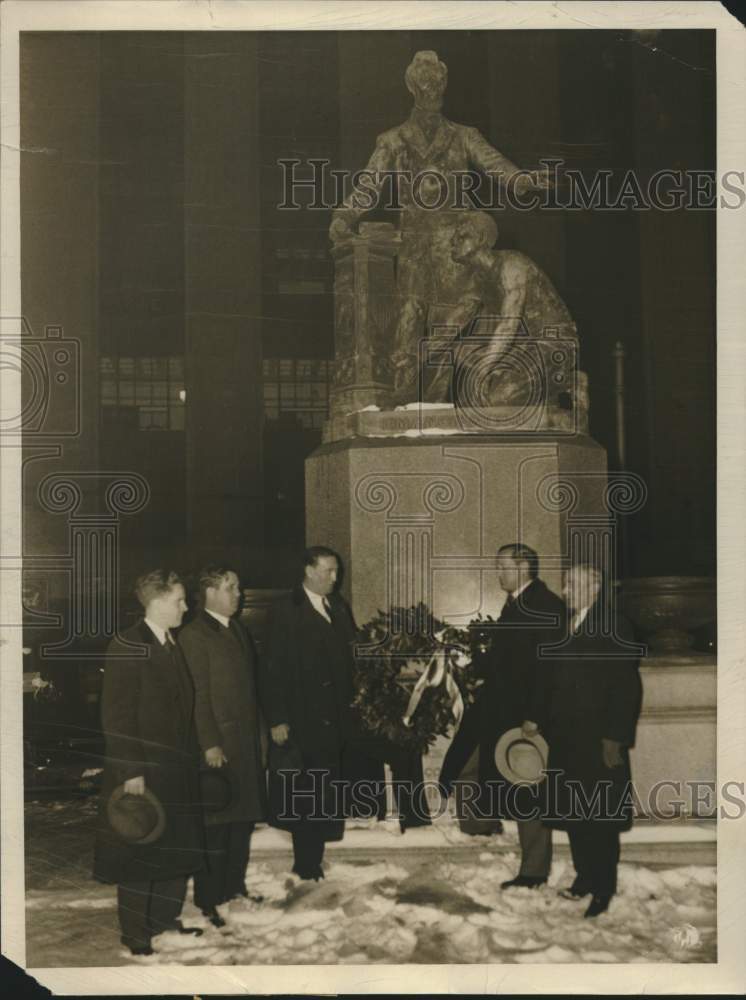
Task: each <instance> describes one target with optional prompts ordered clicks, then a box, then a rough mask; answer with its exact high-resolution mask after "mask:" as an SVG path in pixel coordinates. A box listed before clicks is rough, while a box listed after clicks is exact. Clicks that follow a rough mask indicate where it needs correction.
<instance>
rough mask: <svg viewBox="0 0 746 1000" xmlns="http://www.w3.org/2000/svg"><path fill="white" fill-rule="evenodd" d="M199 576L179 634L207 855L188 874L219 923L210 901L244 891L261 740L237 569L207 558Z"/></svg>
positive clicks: (257, 808)
mask: <svg viewBox="0 0 746 1000" xmlns="http://www.w3.org/2000/svg"><path fill="white" fill-rule="evenodd" d="M199 582H200V596H201V601H202V610H201V612H200V613H199V614H198V615H197V617H196V618H195V619H194V621H193V622H190V624H189V625H187V626H186V627H185V628H184V629H182V631H181V633H180V634H179V643H180V645H181V648H182V649H183V650H184V655H185V657H186V662H187V666H188V667H189V670H190V672H191V675H192V678H193V680H194V691H195V720H196V725H197V736H198V739H199V744H200V749H201V751H202V755H203V758H204V769H203V772H202V780H201V784H202V790H203V799H202V804H203V817H204V822H205V846H206V849H207V856H206V866H205V868H203V869H202V871H200V872H198V873H197V874H196V875H195V876H194V903H195V906H199V907H200V909H201V910H202V912H203V913H204V914H205V916H206V917H208V919H209V920H210V921H211V923H213V924H214V925H215V926H216V927H221V926H222V925H223V924H224V923H225V920H224V919H223V918H222V917H221V916H220V914H219V913H218V912H217V909H216V907H217V906H218V905H219V904H220V903H225V902H227V901H228V900H230V899H233V898H234V897H236V896H246V897H248V895H249V894H248V890H247V889H246V869H247V867H248V864H249V849H250V843H251V834H252V832H253V830H254V824H255V823H256V822H258V821H260V820H263V819H264V818H265V815H266V778H265V768H264V758H265V757H266V742H267V740H266V735H265V730H264V721H263V718H262V713H261V710H260V707H259V697H258V693H257V676H256V671H257V667H256V658H255V654H254V648H253V645H252V642H251V638H250V636H249V634H248V632H247V631H246V629H245V628H244V627H243V625H242V624H241V623H240V622H239V621H237V620H236V619H235V618H234V615H235V614H236V612H237V611H238V606H239V604H240V600H241V590H240V587H239V579H238V575H237V573H236V572H235V571H234V570H232V569H231V568H230V567H228V566H224V565H210V566H206V567H205V568H204V569H203V570H202V571H201V573H200V581H199ZM221 785H222V786H223V790H224V792H225V795H224V798H223V801H221V794H220V793H221ZM254 899H255V901H256V900H258V897H254Z"/></svg>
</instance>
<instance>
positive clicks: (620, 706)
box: [534, 602, 642, 830]
mask: <svg viewBox="0 0 746 1000" xmlns="http://www.w3.org/2000/svg"><path fill="white" fill-rule="evenodd" d="M604 618H605V619H606V624H607V625H608V624H609V623H611V627H610V628H607V629H606V631H607V632H608V634H604V629H603V628H602V627H601V626H602V621H603V619H604ZM614 623H615V625H614ZM633 638H634V637H633V631H632V626H631V625H630V623H629V622H628V621H627V619H626V618H624V617H623V616H622V615H619V614H617V615H612V614H611V612H610V611H606V612H604V608H603V605H602V604H601V602H597V603H596V604H595V605H594V606H593V607H592V608H591V609H590V611H589V614H588V617H587V618H586V620H585V622H584V623H583V625H582V626H581V628H580V630H579V632H578V634H577V635H574V634H572V633H570V634H569V635H568V638H567V642H566V644H564V645H563V647H562V649H561V651H560V652H561V656H557V658H555V659H553V660H547V661H546V664H545V665H544V666H543V667H542V670H543V671H544V679H543V681H542V683H541V685H540V686H539V688H538V689H537V691H538V692H539V694H540V696H541V697H540V699H539V700H538V701H537V703H536V706H535V709H534V712H535V714H536V715H537V719H536V720H535V721H536V722H538V723H539V726H540V729H541V731H542V733H543V734H544V736H545V738H546V740H547V742H548V743H549V763H548V770H549V772H560V773H559V774H553V773H550V774H549V777H548V779H547V782H546V783H545V784H546V788H545V789H544V793H545V796H546V805H545V807H544V808H545V810H546V822H547V823H548V825H550V826H555V827H559V828H566V825H567V823H569V822H573V821H574V820H576V819H577V820H581V819H583V818H584V817H583V815H582V809H583V808H585V807H584V803H585V802H587V803H589V804H590V806H591V807H593V802H594V796H595V795H598V796H599V804H598V806H597V807H594V808H593V811H592V818H598V819H604V821H606V822H609V823H613V824H614V825H615V826H616V827H617V828H618V829H620V830H628V829H629V828H630V826H631V825H632V805H633V802H632V797H631V790H630V785H629V783H630V782H631V778H632V775H631V771H630V764H629V748H630V747H632V746H634V743H635V730H636V727H637V720H638V718H639V715H640V708H641V703H642V686H641V684H640V675H639V669H638V668H639V660H638V655H637V652H636V649H635V646H634V642H633ZM603 738H606V739H610V740H616V741H617V742H619V743H621V744H622V751H621V756H622V759H623V765H622V766H617V767H614V768H608V767H606V766H605V764H604V760H603V749H602V742H601V741H602V739H603ZM578 803H579V804H580V809H581V812H578V808H577V806H578Z"/></svg>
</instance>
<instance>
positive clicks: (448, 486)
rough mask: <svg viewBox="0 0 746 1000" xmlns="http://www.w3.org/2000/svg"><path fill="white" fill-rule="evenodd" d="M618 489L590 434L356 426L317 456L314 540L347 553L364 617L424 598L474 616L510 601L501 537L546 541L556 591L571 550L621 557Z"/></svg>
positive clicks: (452, 614)
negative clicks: (363, 432)
mask: <svg viewBox="0 0 746 1000" xmlns="http://www.w3.org/2000/svg"><path fill="white" fill-rule="evenodd" d="M608 492H609V491H608V479H607V474H606V453H605V451H604V449H603V448H601V447H600V445H598V444H597V443H596V442H595V441H593V440H592V439H591V438H590V437H588V436H586V435H584V434H571V435H566V436H564V435H562V434H560V433H556V432H555V433H552V432H550V431H546V432H542V433H536V434H525V435H519V434H513V435H510V434H505V435H485V434H477V433H457V432H455V431H453V432H451V433H445V434H444V433H443V432H442V431H439V430H438V428H428V429H423V430H421V431H419V432H417V431H414V432H413V433H412V434H411V435H408V434H406V432H405V433H404V435H403V436H399V437H376V438H374V437H354V438H349V439H347V440H342V441H336V442H329V443H326V444H323V445H322V446H321V447H320V448H318V449H317V450H316V451H315V452H314V453H313V454H312V455H311V456H310V457H309V458H308V459H307V460H306V517H307V529H306V531H307V542H308V544H309V545H317V544H324V545H330V546H331V547H332V548H334V549H335V550H336V551H338V552H339V553H340V555H341V557H342V560H343V562H344V565H345V568H344V580H343V591H344V593H345V594H346V596H347V598H348V599H349V600H350V603H351V605H352V608H353V612H354V614H355V617H356V619H357V621H358V623H359V624H363V623H365V622H366V621H368V620H369V619H370V618H372V617H373V616H374V615H375V614H376V613H377V611H378V610H379V609H386V608H389V607H392V606H397V605H399V606H410V605H412V604H417V603H419V602H420V601H422V602H424V603H425V604H426V605H428V607H430V608H431V609H432V610H433V612H434V613H435V615H436V616H438V617H441V618H446V619H447V620H448V621H450V622H453V623H455V624H459V623H461V624H465V623H466V622H468V621H469V620H470V619H472V618H473V617H475V616H476V615H477V614H479V613H480V612H481V613H482V614H491V615H494V614H496V613H497V612H498V610H499V608H500V607H501V605H502V602H503V599H504V594H503V592H502V590H501V589H500V586H499V583H498V579H497V572H496V570H495V553H496V550H497V548H498V547H499V546H500V545H504V544H507V543H510V542H514V541H517V540H520V541H521V542H524V543H526V544H527V545H530V546H531V547H532V548H534V549H536V551H537V552H538V553H539V555H540V559H541V575H542V577H543V578H544V579H545V580H547V582H548V584H549V586H550V587H552V588H553V589H555V590H559V587H560V575H561V569H562V566H563V563H564V562H565V561H566V560H567V559H568V558H569V557H570V556H572V557H574V558H576V559H577V558H582V557H583V556H586V557H593V556H594V555H598V554H599V547H601V548H602V549H603V550H604V552H605V553H607V555H606V558H609V559H611V558H612V557H611V554H610V553H611V551H612V550H613V548H614V544H613V532H614V530H615V524H614V520H613V516H610V514H609V511H608V509H607V501H608ZM611 565H612V567H613V562H612V563H611Z"/></svg>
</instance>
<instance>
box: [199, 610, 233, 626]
mask: <svg viewBox="0 0 746 1000" xmlns="http://www.w3.org/2000/svg"><path fill="white" fill-rule="evenodd" d="M205 611H206V612H207V613H208V615H212V617H213V618H214V619H215V620H216V621H219V622H220V624H221V625H224V626H225V627H226V628H230V626H231V620H230V618H226V617H225V615H221V614H219V613H218V612H217V611H211V610H210V608H205Z"/></svg>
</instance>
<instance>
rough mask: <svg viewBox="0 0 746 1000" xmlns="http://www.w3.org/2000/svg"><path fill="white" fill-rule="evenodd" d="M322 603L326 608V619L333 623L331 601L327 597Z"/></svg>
mask: <svg viewBox="0 0 746 1000" xmlns="http://www.w3.org/2000/svg"><path fill="white" fill-rule="evenodd" d="M321 603H322V604H323V606H324V611H326V617H327V618H328V619H329V621H330V622H331V620H332V606H331V604H330V603H329V600H328V598H326V597H324V598H322V602H321Z"/></svg>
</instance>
